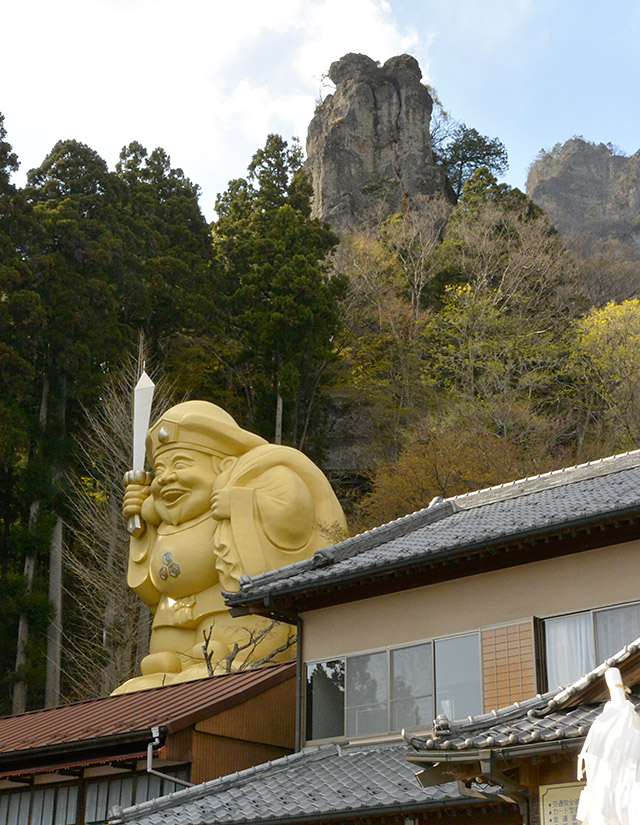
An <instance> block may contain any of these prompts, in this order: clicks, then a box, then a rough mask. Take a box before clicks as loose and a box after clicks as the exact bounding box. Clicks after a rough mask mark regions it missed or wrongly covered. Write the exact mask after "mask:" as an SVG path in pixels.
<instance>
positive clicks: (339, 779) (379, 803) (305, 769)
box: [110, 744, 473, 825]
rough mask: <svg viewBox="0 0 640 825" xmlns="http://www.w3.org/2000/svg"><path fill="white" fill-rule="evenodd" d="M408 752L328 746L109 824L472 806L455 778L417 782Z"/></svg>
mask: <svg viewBox="0 0 640 825" xmlns="http://www.w3.org/2000/svg"><path fill="white" fill-rule="evenodd" d="M406 752H407V748H406V746H405V745H404V744H391V745H389V744H387V745H375V746H371V745H370V746H362V747H354V748H341V747H340V746H338V745H323V746H320V747H317V748H311V749H309V750H306V751H300V752H298V753H295V754H292V755H291V756H285V757H283V758H281V759H278V760H275V761H274V762H267V763H266V764H264V765H259V766H258V767H255V768H249V769H248V770H244V771H240V772H239V773H235V774H232V775H230V776H226V777H222V778H220V779H215V780H213V781H211V782H205V783H204V784H202V785H197V786H195V787H193V788H188V789H187V790H184V791H178V792H177V793H174V794H170V795H169V796H165V797H161V798H160V799H156V800H153V801H151V802H144V803H142V804H141V805H136V806H133V807H131V808H126V809H125V810H124V811H122V812H120V811H117V812H114V813H113V814H112V818H111V820H110V822H112V823H125V822H135V823H136V824H137V825H213V823H225V825H235V823H238V825H239V823H248V822H255V823H267V822H272V823H275V822H287V821H289V820H293V821H296V820H299V819H301V818H306V819H309V818H312V819H314V820H318V819H325V818H326V819H331V818H336V817H338V816H340V815H341V814H342V815H344V816H366V815H367V814H369V813H375V814H378V815H379V814H380V813H382V812H388V813H393V812H394V811H406V812H408V811H412V810H426V809H429V808H441V807H444V805H445V804H446V805H447V807H448V808H450V807H454V806H455V805H457V804H464V805H469V804H473V803H472V802H470V800H469V799H467V798H464V797H461V796H460V795H459V793H458V790H457V786H456V784H455V783H448V784H446V785H439V786H437V787H433V788H427V789H422V788H420V786H419V785H418V783H417V782H416V779H415V771H414V769H413V768H412V766H411V765H409V764H408V763H407V760H406Z"/></svg>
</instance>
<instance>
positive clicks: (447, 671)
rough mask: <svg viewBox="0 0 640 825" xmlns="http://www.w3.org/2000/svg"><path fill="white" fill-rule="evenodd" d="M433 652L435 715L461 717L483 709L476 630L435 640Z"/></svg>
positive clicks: (450, 717)
mask: <svg viewBox="0 0 640 825" xmlns="http://www.w3.org/2000/svg"><path fill="white" fill-rule="evenodd" d="M435 648H436V655H435V662H436V711H437V713H436V715H437V714H438V713H444V714H445V716H448V717H449V719H460V718H461V717H463V716H473V715H474V714H476V713H481V712H482V687H481V685H480V645H479V644H478V635H477V633H471V634H469V635H468V636H454V637H453V638H451V639H438V640H437V641H436V643H435Z"/></svg>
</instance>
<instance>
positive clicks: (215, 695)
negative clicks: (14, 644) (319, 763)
mask: <svg viewBox="0 0 640 825" xmlns="http://www.w3.org/2000/svg"><path fill="white" fill-rule="evenodd" d="M294 674H295V662H286V663H284V664H280V665H274V666H271V667H263V668H259V669H255V670H245V671H242V672H239V673H231V674H228V675H224V676H214V677H212V678H210V679H199V680H198V681H195V682H183V683H182V684H177V685H166V686H164V687H158V688H152V689H151V690H141V691H137V692H136V693H124V694H120V695H118V696H107V697H105V698H103V699H91V700H89V701H86V702H79V703H76V704H72V705H64V706H61V707H56V708H48V709H45V710H36V711H32V712H30V713H23V714H20V715H19V716H5V717H2V718H0V769H1V766H2V761H3V757H5V756H6V755H8V754H15V753H16V751H26V750H27V749H32V748H42V747H45V746H51V745H56V744H68V743H71V742H78V741H82V740H95V739H97V738H102V737H110V736H115V735H118V734H125V733H128V732H132V731H143V730H146V729H149V728H151V727H153V726H156V725H166V726H167V727H168V728H169V730H170V732H175V731H177V730H180V729H181V728H184V727H187V726H188V725H191V724H193V723H194V722H195V721H198V720H200V719H203V718H206V717H208V716H212V715H213V714H215V713H220V712H221V711H223V710H226V709H227V708H229V707H233V706H234V705H236V704H239V703H240V702H244V701H246V700H247V699H249V698H251V697H252V696H255V695H257V694H259V693H261V692H262V691H264V690H267V689H268V688H269V687H271V686H273V685H277V684H279V683H280V682H282V681H284V680H285V679H289V678H292V677H293V676H294Z"/></svg>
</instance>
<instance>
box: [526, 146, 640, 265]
mask: <svg viewBox="0 0 640 825" xmlns="http://www.w3.org/2000/svg"><path fill="white" fill-rule="evenodd" d="M527 195H529V197H530V198H531V199H532V200H533V201H535V203H537V204H538V205H539V206H541V207H543V209H545V210H546V212H547V213H548V215H549V217H550V218H551V220H552V222H553V223H554V224H555V226H556V227H557V228H558V229H559V230H560V231H561V232H563V233H580V234H581V235H583V236H584V235H587V236H588V237H589V238H590V239H591V240H592V241H598V240H603V239H608V238H615V239H616V240H619V241H622V242H624V243H625V244H628V245H629V246H631V247H634V248H636V249H637V250H638V252H640V152H636V154H635V155H633V156H632V157H623V156H621V155H616V154H614V152H613V150H612V148H611V147H610V146H605V145H604V144H602V143H601V144H598V145H596V144H593V143H588V142H587V141H585V140H582V139H581V138H572V139H571V140H568V141H567V142H566V143H564V144H563V145H562V146H558V147H555V148H554V149H553V150H552V151H551V152H545V153H543V154H542V155H541V157H539V158H538V159H537V160H536V161H535V162H534V163H533V165H532V166H531V169H530V171H529V176H528V178H527Z"/></svg>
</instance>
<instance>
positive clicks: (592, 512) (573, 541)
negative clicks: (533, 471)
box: [226, 450, 640, 621]
mask: <svg viewBox="0 0 640 825" xmlns="http://www.w3.org/2000/svg"><path fill="white" fill-rule="evenodd" d="M561 487H563V488H565V490H564V492H565V495H564V496H558V495H557V494H556V493H555V492H554V491H555V490H557V489H558V488H561ZM565 497H566V498H567V499H572V498H573V502H572V505H573V506H572V508H568V507H567V506H566V505H565V502H564V498H565ZM538 502H540V503H542V504H544V506H545V507H546V508H547V512H546V513H543V514H542V516H540V517H536V512H535V508H536V506H537V505H538ZM519 512H522V514H523V515H522V518H521V519H520V520H518V519H516V518H515V517H514V516H513V515H512V514H514V513H519ZM510 514H511V515H510ZM545 516H546V518H545ZM639 518H640V450H636V451H633V452H632V453H625V454H622V455H619V456H611V457H610V458H607V459H602V460H600V461H597V462H591V463H590V464H585V465H579V466H577V467H573V468H567V469H565V470H560V471H556V472H554V473H547V474H545V475H544V476H537V477H534V478H528V479H523V480H521V481H516V482H511V483H510V484H505V485H501V486H500V487H496V488H488V489H486V490H480V491H477V492H476V493H467V494H464V495H462V496H456V497H454V498H452V499H447V500H445V501H442V502H437V503H435V504H432V506H430V507H428V508H425V509H424V510H420V511H418V512H416V513H412V514H411V515H409V516H405V517H404V518H401V519H398V520H396V521H394V522H390V523H389V524H385V525H382V526H381V527H378V528H375V529H373V530H370V531H368V532H366V533H362V534H360V535H358V536H353V537H352V538H349V539H346V540H345V541H343V542H340V543H339V544H337V545H334V546H333V547H329V548H326V549H323V550H320V551H318V552H317V553H316V554H315V555H314V556H313V557H312V558H311V559H307V560H305V561H301V562H297V563H295V564H292V565H288V566H287V567H284V568H280V569H278V570H276V571H269V572H267V573H263V574H261V575H258V576H255V577H253V578H251V579H250V578H249V577H243V579H242V580H241V584H240V590H239V592H237V593H227V594H226V597H227V600H228V604H229V605H230V606H231V609H232V612H233V613H234V614H235V615H240V614H242V613H246V612H260V613H264V614H266V615H272V616H277V617H279V618H284V619H288V620H290V621H291V620H293V619H294V618H295V614H296V612H300V611H301V610H305V609H312V608H313V607H316V606H321V604H322V601H323V600H324V603H325V604H332V603H338V602H340V601H344V600H345V599H349V600H353V599H355V598H363V597H366V596H368V595H376V591H375V585H374V583H375V582H376V581H378V582H383V581H386V582H387V583H388V584H390V585H391V588H392V589H393V588H394V587H395V588H397V589H401V588H402V587H406V586H416V583H427V582H426V581H421V582H417V580H416V573H419V572H420V571H424V573H425V575H426V574H427V571H432V570H434V569H436V570H439V571H440V574H439V575H440V579H438V578H436V579H434V580H442V578H444V577H446V575H449V577H459V576H461V575H471V574H473V573H475V572H479V570H476V569H474V567H473V560H474V559H477V558H478V557H479V555H480V554H483V553H485V554H487V555H489V554H491V555H493V556H495V555H496V554H499V553H501V554H510V557H508V558H507V557H506V556H505V557H504V559H502V560H497V559H494V561H493V567H491V565H490V564H489V565H488V566H487V564H486V562H483V564H484V565H485V567H486V569H495V568H496V567H497V566H504V565H507V566H509V565H511V564H520V563H523V561H525V560H526V561H535V560H538V559H541V558H548V557H550V556H552V555H557V554H559V553H567V552H577V551H580V550H584V549H591V548H593V547H598V546H602V545H603V544H608V543H613V542H616V543H621V542H623V541H628V540H629V539H631V538H636V537H637V536H638V529H637V525H636V524H635V522H636V520H638V519H639ZM483 522H484V523H483ZM466 525H469V526H470V527H472V528H474V529H471V530H469V531H468V534H467V533H466V532H465V529H464V527H465V526H466ZM594 529H595V530H597V531H598V533H600V532H601V533H602V534H601V535H598V534H597V533H594ZM605 529H606V530H607V533H606V534H605V532H604V531H605ZM474 530H475V532H474ZM467 538H468V540H467ZM418 539H420V541H418ZM550 541H556V542H559V543H556V545H555V546H553V547H552V546H546V547H544V546H542V545H541V542H542V543H545V544H546V545H549V542H550ZM417 545H420V546H417ZM534 545H537V550H536V555H535V556H532V555H531V547H532V546H534ZM405 546H407V548H408V551H407V552H399V551H398V550H394V549H393V548H403V547H405ZM518 549H520V550H522V552H521V553H520V555H519V556H518V553H517V551H518ZM514 551H515V552H514ZM527 555H528V556H529V558H526V556H527ZM461 562H462V564H461ZM452 564H454V565H455V568H454V567H451V565H452ZM465 565H467V566H468V573H467V572H465V570H464V569H463V568H464V566H465ZM476 566H477V565H476ZM445 567H447V570H448V571H449V572H448V573H447V574H445V573H444V572H443V570H444V568H445ZM403 576H405V577H407V579H410V580H411V581H413V582H414V584H408V583H407V581H403V580H402V579H403ZM390 580H391V581H390ZM358 584H360V586H361V587H360V589H361V590H362V591H363V594H362V595H359V593H358V589H359V588H358V587H357V585H358ZM354 585H355V586H354ZM380 586H382V585H380ZM340 591H342V593H340ZM365 591H367V592H365ZM381 592H382V591H381Z"/></svg>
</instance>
